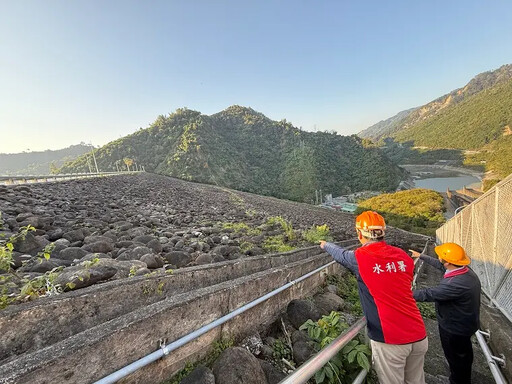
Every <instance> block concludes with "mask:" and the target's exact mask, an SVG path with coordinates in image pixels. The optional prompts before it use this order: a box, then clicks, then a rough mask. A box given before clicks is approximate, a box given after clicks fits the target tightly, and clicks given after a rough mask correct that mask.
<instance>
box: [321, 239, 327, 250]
mask: <svg viewBox="0 0 512 384" xmlns="http://www.w3.org/2000/svg"><path fill="white" fill-rule="evenodd" d="M326 243H327V241H323V240H320V248H322V249H324V248H325V244H326Z"/></svg>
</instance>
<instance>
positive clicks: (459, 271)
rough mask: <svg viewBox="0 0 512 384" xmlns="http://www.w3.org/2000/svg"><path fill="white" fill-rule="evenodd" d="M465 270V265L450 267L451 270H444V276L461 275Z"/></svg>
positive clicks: (466, 268)
mask: <svg viewBox="0 0 512 384" xmlns="http://www.w3.org/2000/svg"><path fill="white" fill-rule="evenodd" d="M467 271H469V268H468V267H467V266H466V265H465V266H463V267H459V268H455V269H452V270H451V271H448V270H447V271H446V272H445V273H444V278H447V277H453V276H458V275H463V274H464V273H466V272H467Z"/></svg>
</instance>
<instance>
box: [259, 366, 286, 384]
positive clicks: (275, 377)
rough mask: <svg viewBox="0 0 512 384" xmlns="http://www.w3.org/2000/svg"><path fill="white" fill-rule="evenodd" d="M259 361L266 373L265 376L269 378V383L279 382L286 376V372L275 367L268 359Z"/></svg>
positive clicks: (275, 383)
mask: <svg viewBox="0 0 512 384" xmlns="http://www.w3.org/2000/svg"><path fill="white" fill-rule="evenodd" d="M258 361H259V363H260V365H261V368H262V369H263V372H264V373H265V377H266V378H267V382H268V384H279V382H280V381H281V380H283V379H284V378H285V377H286V374H285V373H284V372H282V371H280V370H279V369H277V368H276V367H274V366H273V365H272V364H270V363H269V362H268V361H265V360H258Z"/></svg>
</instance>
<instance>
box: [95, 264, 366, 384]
mask: <svg viewBox="0 0 512 384" xmlns="http://www.w3.org/2000/svg"><path fill="white" fill-rule="evenodd" d="M335 263H336V261H331V262H329V263H327V264H325V265H323V266H321V267H319V268H317V269H315V270H314V271H311V272H309V273H306V274H305V275H303V276H301V277H299V278H298V279H295V280H293V281H291V282H289V283H287V284H285V285H283V286H282V287H280V288H277V289H274V290H273V291H271V292H269V293H267V294H266V295H264V296H261V297H260V298H258V299H256V300H253V301H251V302H250V303H248V304H245V305H244V306H242V307H240V308H238V309H236V310H234V311H233V312H231V313H228V314H227V315H225V316H222V317H221V318H219V319H217V320H215V321H213V322H211V323H209V324H207V325H205V326H203V327H201V328H199V329H197V330H196V331H194V332H191V333H189V334H188V335H186V336H183V337H182V338H180V339H178V340H176V341H174V342H172V343H170V344H167V345H165V346H162V347H161V348H160V349H159V350H157V351H155V352H152V353H150V354H149V355H147V356H145V357H143V358H141V359H139V360H137V361H135V362H133V363H131V364H129V365H127V366H125V367H123V368H121V369H119V370H118V371H116V372H114V373H112V374H110V375H108V376H106V377H104V378H103V379H100V380H98V381H96V382H95V384H111V383H115V382H116V381H118V380H120V379H122V378H123V377H126V376H128V375H129V374H131V373H133V372H135V371H137V370H138V369H140V368H142V367H144V366H146V365H148V364H150V363H152V362H154V361H156V360H158V359H160V358H162V357H164V356H166V355H168V354H169V353H170V352H172V351H174V350H176V349H178V348H179V347H182V346H183V345H185V344H187V343H189V342H190V341H192V340H194V339H197V338H198V337H199V336H201V335H203V334H205V333H207V332H208V331H211V330H212V329H214V328H216V327H218V326H219V325H222V324H224V323H225V322H227V321H229V320H231V319H232V318H234V317H235V316H238V315H239V314H241V313H243V312H245V311H247V310H248V309H250V308H252V307H254V306H256V305H258V304H259V303H261V302H263V301H265V300H267V299H268V298H270V297H272V296H275V295H277V294H278V293H280V292H282V291H284V290H286V289H288V288H290V287H291V286H293V285H295V284H297V283H299V282H300V281H302V280H305V279H307V278H308V277H310V276H313V275H314V274H316V273H318V272H320V271H322V270H324V269H325V268H327V267H329V266H331V265H333V264H335ZM365 324H366V321H365ZM363 326H364V324H363Z"/></svg>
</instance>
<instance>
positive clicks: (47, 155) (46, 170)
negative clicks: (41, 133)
mask: <svg viewBox="0 0 512 384" xmlns="http://www.w3.org/2000/svg"><path fill="white" fill-rule="evenodd" d="M90 151H91V147H90V146H87V145H85V144H84V143H80V144H78V145H72V146H70V147H67V148H64V149H59V150H56V151H51V150H46V151H40V152H22V153H12V154H11V153H0V175H49V174H50V173H51V172H52V171H56V170H57V169H58V168H59V167H61V166H62V165H63V164H64V163H65V162H67V161H71V160H73V159H76V158H77V157H78V156H80V155H82V154H84V153H86V152H90Z"/></svg>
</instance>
